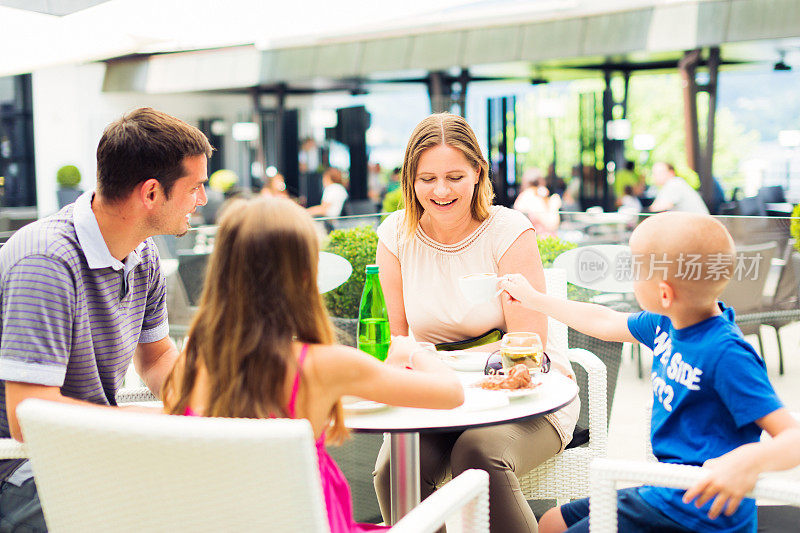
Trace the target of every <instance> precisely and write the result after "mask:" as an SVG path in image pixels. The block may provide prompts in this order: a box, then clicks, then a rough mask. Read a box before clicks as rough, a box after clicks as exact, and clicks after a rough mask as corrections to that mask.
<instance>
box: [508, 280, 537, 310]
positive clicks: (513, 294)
mask: <svg viewBox="0 0 800 533" xmlns="http://www.w3.org/2000/svg"><path fill="white" fill-rule="evenodd" d="M498 285H499V287H500V289H501V290H502V291H503V300H504V301H505V302H506V303H510V304H515V305H521V306H522V307H527V308H528V309H533V310H535V311H541V308H540V305H539V304H538V302H539V299H540V297H541V296H542V293H540V292H539V291H537V290H536V289H534V288H533V286H531V284H530V282H528V280H527V279H525V276H523V275H522V274H506V275H505V276H503V277H502V278H500V282H499V284H498Z"/></svg>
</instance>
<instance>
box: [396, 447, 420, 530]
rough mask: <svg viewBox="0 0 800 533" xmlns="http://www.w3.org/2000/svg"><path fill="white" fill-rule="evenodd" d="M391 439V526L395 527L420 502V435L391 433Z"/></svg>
mask: <svg viewBox="0 0 800 533" xmlns="http://www.w3.org/2000/svg"><path fill="white" fill-rule="evenodd" d="M389 438H390V441H389V444H390V445H389V483H390V487H391V494H392V503H391V519H390V522H391V523H390V525H394V524H396V523H397V522H398V521H399V520H400V519H401V518H403V516H405V515H406V514H407V513H408V512H409V511H411V510H412V509H413V508H414V507H416V506H417V505H418V504H419V502H420V491H419V485H420V481H419V433H416V432H414V433H391V434H389Z"/></svg>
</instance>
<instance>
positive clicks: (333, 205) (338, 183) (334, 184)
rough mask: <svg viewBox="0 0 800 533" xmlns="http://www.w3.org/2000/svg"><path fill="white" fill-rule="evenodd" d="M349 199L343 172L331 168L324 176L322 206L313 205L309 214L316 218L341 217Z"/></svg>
mask: <svg viewBox="0 0 800 533" xmlns="http://www.w3.org/2000/svg"><path fill="white" fill-rule="evenodd" d="M347 197H348V194H347V189H345V187H344V178H343V177H342V171H341V170H339V169H338V168H334V167H331V168H329V169H328V170H326V171H325V172H324V173H323V174H322V199H321V200H320V204H319V205H312V206H311V207H309V208H308V212H309V213H311V214H312V215H314V216H323V217H338V216H341V215H342V209H343V208H344V203H345V202H346V201H347Z"/></svg>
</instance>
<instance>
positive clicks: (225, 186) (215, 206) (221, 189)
mask: <svg viewBox="0 0 800 533" xmlns="http://www.w3.org/2000/svg"><path fill="white" fill-rule="evenodd" d="M238 183H239V176H237V175H236V173H235V172H234V171H232V170H228V169H224V168H223V169H220V170H217V171H216V172H214V173H213V174H211V176H209V178H208V188H207V189H206V196H207V197H208V201H207V202H206V205H204V206H203V207H202V213H203V222H205V223H206V224H215V223H216V222H217V215H218V214H219V210H220V208H221V207H222V204H224V203H225V200H227V199H228V198H229V197H230V196H231V194H235V192H236V185H237V184H238Z"/></svg>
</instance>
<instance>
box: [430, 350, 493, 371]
mask: <svg viewBox="0 0 800 533" xmlns="http://www.w3.org/2000/svg"><path fill="white" fill-rule="evenodd" d="M490 353H491V352H470V351H466V350H453V351H452V352H439V357H441V359H442V361H444V363H445V364H446V365H447V366H449V367H450V368H452V369H453V370H458V371H459V372H483V369H484V368H485V367H486V360H487V359H488V358H489V354H490Z"/></svg>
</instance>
